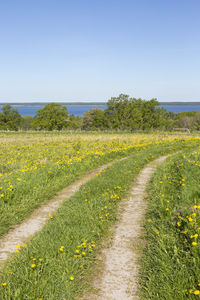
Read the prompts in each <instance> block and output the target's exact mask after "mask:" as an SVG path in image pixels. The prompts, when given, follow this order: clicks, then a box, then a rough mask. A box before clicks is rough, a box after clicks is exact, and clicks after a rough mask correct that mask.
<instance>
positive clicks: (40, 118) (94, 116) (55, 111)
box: [0, 94, 200, 131]
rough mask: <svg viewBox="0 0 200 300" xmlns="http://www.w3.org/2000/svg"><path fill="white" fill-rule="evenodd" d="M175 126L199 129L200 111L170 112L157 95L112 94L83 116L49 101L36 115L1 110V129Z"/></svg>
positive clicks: (131, 129)
mask: <svg viewBox="0 0 200 300" xmlns="http://www.w3.org/2000/svg"><path fill="white" fill-rule="evenodd" d="M174 127H179V128H182V127H184V128H189V129H191V130H200V112H186V113H178V114H175V113H168V112H167V111H166V110H165V109H164V108H160V107H159V102H158V101H157V100H156V99H151V100H149V101H146V100H143V99H141V98H139V99H136V98H130V97H129V96H128V95H126V94H120V95H119V96H118V97H112V98H111V99H110V100H108V102H107V109H106V110H102V109H100V108H93V109H90V110H89V111H87V112H85V113H84V115H83V117H79V116H74V115H69V114H68V111H67V108H66V106H64V105H61V104H58V103H48V104H46V105H45V106H44V107H43V108H41V109H39V110H38V111H37V113H36V115H35V116H34V117H29V116H28V117H22V116H21V115H20V114H19V112H18V110H17V109H14V108H13V107H12V106H11V105H9V104H6V105H4V106H3V108H2V109H1V112H0V130H48V131H52V130H65V129H66V130H67V129H71V130H77V129H79V130H86V131H91V130H92V131H95V130H128V131H136V130H154V129H160V130H171V129H173V128H174Z"/></svg>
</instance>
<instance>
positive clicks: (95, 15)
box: [0, 0, 200, 102]
mask: <svg viewBox="0 0 200 300" xmlns="http://www.w3.org/2000/svg"><path fill="white" fill-rule="evenodd" d="M199 12H200V1H199V0H181V1H180V0H173V1H172V0H166V1H162V0H115V1H113V0H79V1H76V0H73V1H72V0H71V1H68V0H54V1H53V0H34V1H33V0H26V1H24V0H18V1H16V0H5V1H3V0H0V102H3V101H8V102H9V101H10V102H20V101H26V102H31V101H106V100H108V99H109V98H110V97H112V96H117V95H118V94H119V93H126V94H129V95H130V96H133V97H141V98H144V99H150V98H153V97H155V98H158V100H159V101H200V17H199Z"/></svg>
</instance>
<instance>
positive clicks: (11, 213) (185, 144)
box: [0, 133, 200, 299]
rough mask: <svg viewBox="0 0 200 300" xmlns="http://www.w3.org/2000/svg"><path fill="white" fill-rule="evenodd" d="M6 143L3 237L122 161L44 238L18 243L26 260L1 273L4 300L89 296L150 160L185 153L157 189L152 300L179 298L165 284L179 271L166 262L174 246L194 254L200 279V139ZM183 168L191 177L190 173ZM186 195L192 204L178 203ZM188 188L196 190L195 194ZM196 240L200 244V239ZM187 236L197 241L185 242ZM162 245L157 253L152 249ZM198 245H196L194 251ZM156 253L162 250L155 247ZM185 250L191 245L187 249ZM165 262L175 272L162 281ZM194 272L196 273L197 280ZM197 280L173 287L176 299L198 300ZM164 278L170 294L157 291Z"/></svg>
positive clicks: (66, 209)
mask: <svg viewBox="0 0 200 300" xmlns="http://www.w3.org/2000/svg"><path fill="white" fill-rule="evenodd" d="M0 138H1V145H0V158H1V161H0V189H1V190H0V193H1V194H0V215H1V218H0V235H1V236H3V235H4V234H5V233H6V232H7V231H8V230H9V229H10V228H12V226H14V225H15V224H17V223H20V222H21V221H22V220H23V219H25V218H27V217H28V216H29V215H30V213H31V212H32V211H34V209H35V208H36V207H39V206H40V205H41V204H42V203H44V202H46V201H48V199H50V198H52V197H53V196H54V195H56V193H57V192H58V191H60V190H61V189H62V188H64V187H66V186H67V185H69V184H70V183H72V182H74V181H75V180H77V179H78V178H80V177H82V176H83V175H84V174H86V173H87V172H88V171H89V170H92V169H95V168H97V167H98V166H100V165H103V164H106V163H108V162H112V165H110V166H109V167H108V168H106V169H105V170H104V171H101V172H99V174H98V175H97V176H95V178H93V179H92V180H90V181H88V182H87V183H86V184H84V185H83V186H82V187H81V188H80V190H79V191H77V192H76V193H75V194H74V195H73V196H72V197H71V198H70V199H68V200H67V201H64V202H63V205H62V206H61V207H60V208H59V210H58V211H57V213H55V214H54V215H53V216H50V218H49V221H48V222H47V224H46V225H45V226H44V228H43V230H42V231H41V232H40V233H39V234H38V235H37V236H35V237H34V238H32V239H31V240H30V241H29V242H27V243H26V244H24V245H16V246H17V247H16V254H15V255H13V257H12V259H10V261H9V262H8V263H7V264H5V266H4V267H3V269H2V271H1V274H0V297H1V299H76V298H77V299H80V296H81V295H82V294H83V293H84V292H85V291H88V290H90V289H91V282H92V278H93V276H94V274H95V273H94V272H95V271H93V270H94V269H95V268H94V265H95V258H96V256H97V254H98V252H99V251H100V249H101V248H102V245H103V243H102V241H103V240H105V239H106V238H107V237H108V236H109V228H111V225H112V224H113V223H115V222H116V221H117V208H118V203H119V201H120V200H121V199H122V198H124V197H126V196H127V195H128V192H129V190H130V187H131V185H132V184H133V181H134V179H135V178H136V176H137V175H138V174H139V172H140V170H141V169H142V168H143V167H144V166H145V165H146V164H147V163H148V162H149V161H152V160H154V159H155V158H157V157H159V156H161V155H165V154H170V153H178V152H179V151H184V152H185V154H182V152H180V153H178V154H177V156H174V157H172V158H171V159H170V160H169V161H168V162H167V164H166V165H165V168H163V166H162V168H160V169H159V170H158V172H157V173H156V175H155V176H154V180H153V182H152V184H151V187H150V192H149V193H150V196H149V202H148V203H149V210H148V211H147V221H146V223H147V224H146V230H147V231H146V237H145V239H147V241H148V242H149V243H148V244H147V245H148V246H147V248H145V249H144V254H143V256H144V257H145V259H143V263H142V264H143V265H144V266H143V275H142V278H143V280H141V286H142V291H143V292H142V295H143V296H142V297H144V299H174V298H170V295H172V291H171V290H170V289H169V287H168V286H164V284H165V281H166V280H164V278H166V277H167V276H168V275H169V272H170V270H171V269H170V268H171V267H172V266H173V264H172V265H170V263H171V261H170V259H171V258H170V259H169V261H167V260H166V258H163V257H165V255H163V253H165V252H166V253H168V252H169V251H168V250H169V249H170V251H172V250H173V251H175V253H176V254H177V253H178V254H177V255H179V252H180V255H181V253H182V254H183V253H189V254H187V255H185V257H186V258H187V259H188V262H187V265H186V267H185V268H189V269H190V270H191V274H192V275H194V270H196V271H195V272H196V273H198V267H196V269H195V265H196V264H197V266H198V223H197V222H198V218H200V215H199V213H198V205H199V204H200V203H198V201H197V199H198V195H199V194H198V187H199V183H198V178H199V177H198V176H199V173H198V172H199V165H200V162H199V160H198V159H199V153H198V150H197V152H194V151H193V150H194V149H198V147H199V142H200V139H199V137H198V136H189V135H187V136H184V135H182V134H179V135H173V134H120V133H119V134H102V133H101V134H92V133H91V134H84V133H83V134H66V133H65V134H64V133H26V134H25V133H16V134H13V133H1V134H0ZM184 157H185V158H184ZM121 158H124V159H123V160H121ZM188 161H190V162H188ZM182 164H183V166H182ZM183 170H184V172H185V173H184V175H183V174H182V173H181V172H183ZM194 170H196V171H194ZM197 170H198V171H197ZM195 172H196V173H195ZM190 175H191V176H192V177H191V176H190ZM168 177H170V178H168ZM193 179H195V180H193ZM191 185H192V187H191ZM183 191H185V193H186V194H185V196H184V197H183V198H184V199H185V200H184V201H185V202H183V203H184V204H183V203H182V201H178V200H179V199H182V196H183ZM188 191H190V192H191V193H190V197H188V193H189V192H188ZM151 195H152V196H151ZM153 195H156V196H155V197H154V196H153ZM163 195H164V196H163ZM170 197H171V198H170ZM189 199H190V201H189ZM165 200H166V201H165ZM168 201H169V202H168ZM195 205H196V206H197V207H194V206H195ZM180 209H181V212H179V211H180ZM194 214H195V215H194ZM190 219H192V221H190ZM199 220H200V219H199ZM165 221H166V223H165ZM169 223H170V226H171V227H170V226H169ZM179 224H180V225H179ZM191 224H193V225H192V226H191ZM184 231H187V233H186V234H185V233H184ZM170 234H172V236H170ZM196 234H197V235H196ZM165 235H167V238H166V237H164V236H165ZM191 235H192V236H194V237H193V238H190V236H191ZM175 237H176V238H177V240H176V239H175ZM185 239H187V240H189V241H190V242H189V243H188V244H187V243H185V242H184V240H185ZM155 242H156V246H155V247H152V245H154V244H155ZM165 242H167V243H168V242H171V243H172V244H170V246H169V245H167V246H166V247H167V248H166V249H167V250H166V249H165V250H163V248H160V247H162V246H163V245H164V243H165ZM194 242H195V243H196V245H193V244H192V243H194ZM174 243H175V244H174ZM172 245H173V247H174V248H173V247H172ZM156 247H158V249H156V250H155V248H156ZM178 247H182V248H181V251H179V248H178ZM151 251H158V252H159V251H160V256H159V254H158V256H156V258H155V257H154V256H153V257H152V252H151ZM153 253H154V252H153ZM168 254H169V253H168ZM157 257H158V258H160V259H162V258H163V259H165V261H164V263H163V262H157V261H154V260H155V259H157ZM151 259H152V260H151ZM173 259H174V260H175V262H177V261H179V262H182V260H183V258H182V257H181V258H179V257H178V256H177V257H174V256H173ZM176 259H177V260H176ZM194 259H195V260H194ZM144 262H145V263H144ZM191 262H192V265H190V263H191ZM156 263H160V265H161V266H163V265H166V266H169V269H170V270H167V269H164V270H163V271H164V272H166V276H164V275H163V282H162V283H161V280H162V276H160V277H159V276H158V272H157V270H158V269H159V268H160V265H156ZM152 266H155V267H154V268H152ZM191 266H192V268H191ZM161 270H162V269H161ZM171 271H172V270H171ZM172 273H173V272H172ZM149 274H151V276H149ZM164 274H165V273H164ZM191 274H190V275H188V278H190V279H191V278H192V276H191ZM172 275H173V274H171V276H172ZM158 277H159V278H158ZM197 277H198V274H196V275H194V276H193V279H192V280H191V281H190V284H187V285H186V284H184V285H181V286H179V285H178V283H177V288H175V287H173V291H174V290H177V293H175V294H173V295H178V296H179V295H180V294H181V293H182V294H183V298H177V299H187V298H184V297H185V295H186V296H187V297H193V296H194V295H195V294H194V293H195V291H196V290H198V283H199V281H198V280H200V278H199V279H197ZM144 278H145V280H144ZM176 278H178V277H176ZM157 280H158V282H159V280H160V284H162V286H163V290H160V294H159V293H158V291H156V289H158V286H159V283H158V282H157ZM187 280H189V279H187V278H186V277H185V281H187ZM177 281H178V279H177ZM156 282H157V283H156ZM187 283H188V281H187ZM153 287H154V289H155V291H154V289H153ZM182 287H184V288H183V289H184V293H183V291H182ZM178 288H179V290H181V292H178ZM167 289H169V292H168V294H167V293H166V290H167ZM191 291H192V292H191ZM162 293H164V295H167V296H166V298H163V297H160V298H159V296H157V295H163V294H162ZM196 293H197V292H196ZM182 294H181V295H182ZM156 297H158V298H156ZM167 297H168V298H167Z"/></svg>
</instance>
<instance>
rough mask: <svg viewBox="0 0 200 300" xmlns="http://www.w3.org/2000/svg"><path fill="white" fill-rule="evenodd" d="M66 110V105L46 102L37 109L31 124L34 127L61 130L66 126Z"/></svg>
mask: <svg viewBox="0 0 200 300" xmlns="http://www.w3.org/2000/svg"><path fill="white" fill-rule="evenodd" d="M67 121H68V111H67V108H66V106H64V105H61V104H58V103H48V104H47V105H45V106H44V107H43V108H41V109H39V110H38V111H37V114H36V115H35V117H34V120H33V123H32V126H33V127H34V128H35V129H39V130H42V129H45V130H49V131H51V130H61V129H63V128H66V127H67Z"/></svg>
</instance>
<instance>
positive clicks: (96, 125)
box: [81, 108, 108, 130]
mask: <svg viewBox="0 0 200 300" xmlns="http://www.w3.org/2000/svg"><path fill="white" fill-rule="evenodd" d="M81 128H82V129H83V130H102V129H105V128H108V119H107V116H106V114H105V112H104V111H103V109H101V108H92V109H90V110H89V111H86V112H85V113H84V115H83V123H82V127H81Z"/></svg>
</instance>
